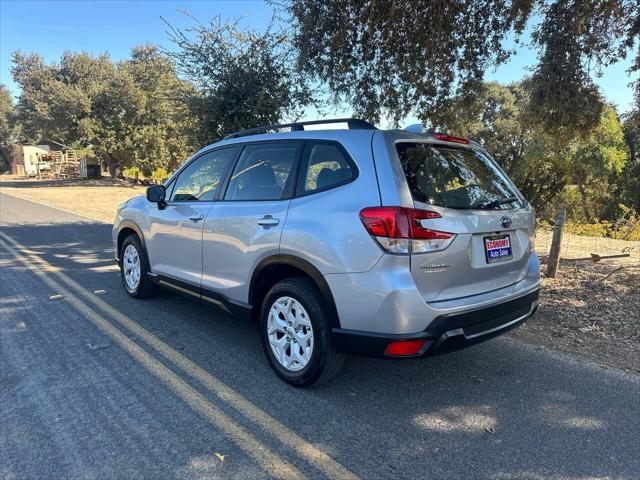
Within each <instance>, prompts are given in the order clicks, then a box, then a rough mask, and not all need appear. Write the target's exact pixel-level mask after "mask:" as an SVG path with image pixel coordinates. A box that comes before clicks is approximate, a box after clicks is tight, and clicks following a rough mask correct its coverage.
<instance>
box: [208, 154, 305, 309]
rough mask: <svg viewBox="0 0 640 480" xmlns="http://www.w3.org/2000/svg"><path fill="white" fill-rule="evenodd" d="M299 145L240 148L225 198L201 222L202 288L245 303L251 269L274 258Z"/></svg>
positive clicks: (278, 247) (278, 248) (292, 182)
mask: <svg viewBox="0 0 640 480" xmlns="http://www.w3.org/2000/svg"><path fill="white" fill-rule="evenodd" d="M300 146H301V143H300V142H297V141H296V142H291V141H289V142H264V143H258V144H251V145H247V146H246V147H245V148H244V150H243V151H242V153H241V154H240V158H239V159H238V162H237V164H236V166H235V168H234V171H233V174H232V175H231V178H230V180H229V185H228V186H227V188H226V192H225V194H224V198H223V199H222V201H220V202H216V203H215V204H214V205H213V206H212V207H211V210H210V211H209V213H208V215H207V218H206V219H205V225H204V234H203V265H204V267H203V277H202V287H203V289H205V290H214V291H216V292H217V293H222V294H223V295H224V296H225V297H227V298H228V299H230V300H234V301H239V302H246V301H247V299H248V288H249V282H250V280H251V273H252V272H253V270H254V268H255V266H256V265H257V264H258V263H259V262H260V260H262V259H263V258H266V257H268V256H272V255H277V254H278V253H279V250H280V236H281V234H282V227H283V225H284V223H285V220H286V217H287V211H288V208H289V203H290V200H289V198H291V195H292V192H293V185H294V176H295V170H296V168H295V167H296V163H297V158H298V156H299V153H300ZM206 294H207V292H206V291H203V295H206Z"/></svg>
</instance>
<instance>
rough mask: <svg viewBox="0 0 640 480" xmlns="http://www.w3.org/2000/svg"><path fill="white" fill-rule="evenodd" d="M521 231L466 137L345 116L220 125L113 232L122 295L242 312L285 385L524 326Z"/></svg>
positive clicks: (527, 270)
mask: <svg viewBox="0 0 640 480" xmlns="http://www.w3.org/2000/svg"><path fill="white" fill-rule="evenodd" d="M333 124H335V125H333ZM337 124H345V125H346V126H347V127H348V128H347V129H337V128H336V127H338V126H339V125H337ZM312 125H315V127H311V126H312ZM318 126H320V127H326V129H324V130H322V129H318ZM282 130H290V131H286V132H282ZM274 131H276V132H278V133H268V132H274ZM533 236H534V212H533V209H532V207H531V206H530V205H529V204H528V203H527V201H526V200H525V199H524V198H523V196H522V195H521V194H520V192H519V191H518V190H517V188H516V187H515V186H514V185H513V183H512V182H511V181H510V180H509V178H508V177H507V175H506V174H505V173H504V172H503V171H502V170H501V169H500V167H499V166H498V165H497V164H496V163H495V162H494V161H493V160H492V158H491V157H490V156H489V154H488V153H487V152H486V151H485V150H483V149H482V147H480V145H478V144H476V143H474V142H472V141H469V140H468V139H466V138H460V137H454V136H451V135H447V134H443V133H422V132H421V129H415V128H413V129H411V130H410V131H406V130H405V131H400V130H389V131H382V130H378V129H376V128H375V127H374V126H373V125H371V124H369V123H367V122H365V121H362V120H357V119H338V120H320V121H316V122H300V123H294V124H286V125H271V126H268V127H264V128H258V129H250V130H245V131H242V132H238V133H235V134H232V135H230V136H228V137H227V138H225V139H224V140H223V141H221V142H218V143H214V144H213V145H210V146H208V147H205V148H203V149H202V150H200V151H199V152H197V153H196V154H195V155H193V156H192V157H191V158H190V159H189V160H188V161H187V162H186V163H185V164H184V165H183V166H182V167H181V168H180V169H179V170H178V171H177V172H176V173H175V174H173V176H172V177H171V178H170V179H169V180H168V181H167V182H165V184H164V185H159V186H153V187H150V188H149V189H148V190H147V195H146V198H144V197H136V198H133V199H131V200H129V201H127V202H125V203H124V204H123V205H121V206H120V207H119V209H118V214H117V217H116V220H115V225H114V227H113V242H114V247H115V252H116V259H117V261H118V264H119V266H120V269H121V275H122V282H123V285H124V287H125V289H126V291H127V292H128V293H129V295H131V296H132V297H136V298H142V297H148V296H150V295H152V294H153V293H154V292H155V291H156V289H157V287H158V286H162V287H168V288H170V289H173V290H174V291H178V292H180V293H184V294H187V295H190V296H193V297H196V298H199V299H201V300H202V301H204V302H208V303H212V304H215V305H217V306H218V307H220V308H222V309H223V310H225V311H226V312H228V313H230V314H232V315H234V316H246V317H249V318H252V319H254V320H255V321H256V322H257V324H258V325H259V329H260V334H261V337H262V343H263V345H264V351H265V353H266V355H267V358H268V359H269V363H270V364H271V366H272V367H273V369H274V370H275V372H276V373H277V374H278V375H279V376H280V377H281V378H282V379H284V380H285V381H287V382H289V383H290V384H292V385H295V386H298V387H303V386H308V385H311V384H313V383H315V382H318V381H322V380H326V379H328V378H330V377H331V376H332V375H333V374H335V373H336V372H337V370H338V369H339V367H340V365H341V363H342V361H343V358H344V357H343V354H344V353H355V354H362V355H373V356H380V357H387V358H390V357H394V358H398V357H402V358H407V357H424V356H429V355H433V354H438V353H442V352H447V351H451V350H455V349H458V348H461V347H465V346H468V345H471V344H474V343H477V342H481V341H483V340H486V339H488V338H491V337H493V336H495V335H498V334H500V333H503V332H505V331H507V330H508V329H510V328H512V327H515V326H517V325H519V324H520V323H522V322H524V321H525V320H526V319H527V318H528V317H529V316H531V315H532V314H533V313H534V311H535V309H536V307H537V300H538V292H539V288H540V268H539V262H538V258H537V256H536V254H535V252H534V251H533V242H532V240H533Z"/></svg>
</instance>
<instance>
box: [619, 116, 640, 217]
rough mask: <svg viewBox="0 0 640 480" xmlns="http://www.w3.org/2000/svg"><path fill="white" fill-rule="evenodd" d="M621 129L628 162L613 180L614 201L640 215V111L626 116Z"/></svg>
mask: <svg viewBox="0 0 640 480" xmlns="http://www.w3.org/2000/svg"><path fill="white" fill-rule="evenodd" d="M623 128H624V139H625V142H626V144H627V148H628V151H629V160H628V161H627V163H626V165H625V166H624V169H623V170H622V173H621V174H620V175H619V176H617V177H616V179H615V180H616V181H615V186H616V199H617V203H622V204H623V205H625V206H627V207H630V208H633V209H634V210H635V211H636V213H637V214H640V111H633V112H631V113H629V114H628V115H626V116H625V119H624V122H623ZM616 206H617V205H616Z"/></svg>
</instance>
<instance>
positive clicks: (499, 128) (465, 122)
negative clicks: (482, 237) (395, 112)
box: [446, 82, 570, 211]
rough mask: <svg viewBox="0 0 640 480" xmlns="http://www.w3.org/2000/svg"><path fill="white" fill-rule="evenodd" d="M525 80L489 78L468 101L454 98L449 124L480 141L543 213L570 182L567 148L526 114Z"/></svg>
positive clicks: (452, 128)
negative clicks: (514, 81) (491, 79)
mask: <svg viewBox="0 0 640 480" xmlns="http://www.w3.org/2000/svg"><path fill="white" fill-rule="evenodd" d="M528 102H529V95H528V87H527V82H520V83H512V84H510V85H501V84H499V83H497V82H490V83H487V84H485V85H483V87H482V88H481V89H479V93H478V95H476V97H475V98H474V99H473V101H469V100H467V99H460V100H455V101H453V102H452V103H451V104H450V106H449V108H450V109H451V111H450V112H447V118H448V119H449V120H448V121H447V124H446V128H447V129H448V130H450V131H452V132H455V133H457V134H460V135H464V136H469V137H471V138H473V139H474V140H475V141H477V142H478V143H480V144H481V145H482V146H483V147H484V148H486V150H487V151H488V152H490V153H491V154H492V156H493V157H494V158H495V160H496V161H497V162H498V163H499V164H500V166H501V167H502V168H504V169H505V171H506V172H507V173H508V174H509V176H510V177H511V178H512V179H513V180H514V182H515V183H516V185H517V186H518V188H519V189H520V190H521V191H522V193H523V194H524V195H525V197H526V198H527V199H528V200H529V201H530V202H531V203H532V204H533V205H534V206H535V207H536V209H538V210H539V211H544V207H545V206H546V205H548V204H549V203H550V202H551V201H552V200H553V199H554V198H555V197H556V196H557V195H558V194H559V193H560V192H561V191H562V190H563V189H564V187H565V186H566V185H567V183H568V182H569V181H570V175H569V165H568V162H567V161H566V152H565V151H564V149H563V147H562V146H559V145H556V143H557V142H554V141H553V138H552V137H550V136H549V135H547V134H545V133H544V132H543V131H541V130H540V129H539V128H535V127H534V126H532V125H531V124H530V122H528V121H527V119H526V118H525V112H526V110H527V105H528Z"/></svg>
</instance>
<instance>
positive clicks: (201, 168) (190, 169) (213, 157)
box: [170, 148, 238, 202]
mask: <svg viewBox="0 0 640 480" xmlns="http://www.w3.org/2000/svg"><path fill="white" fill-rule="evenodd" d="M237 152H238V148H225V149H223V150H217V151H214V152H210V153H205V154H204V155H203V156H201V157H200V158H198V159H197V160H194V161H193V162H191V163H190V164H189V166H187V167H186V168H185V169H184V170H183V171H182V172H181V173H180V175H179V176H178V178H177V180H176V182H175V187H174V189H173V193H172V194H171V200H170V201H172V202H197V201H207V200H213V199H214V198H215V196H216V194H217V193H218V190H219V189H220V184H221V183H222V180H223V176H224V172H225V170H226V168H227V166H228V165H229V163H230V162H231V161H232V160H233V158H234V157H235V155H236V153H237Z"/></svg>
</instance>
